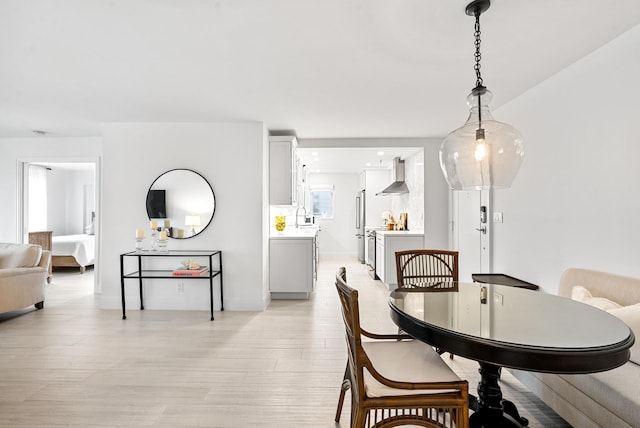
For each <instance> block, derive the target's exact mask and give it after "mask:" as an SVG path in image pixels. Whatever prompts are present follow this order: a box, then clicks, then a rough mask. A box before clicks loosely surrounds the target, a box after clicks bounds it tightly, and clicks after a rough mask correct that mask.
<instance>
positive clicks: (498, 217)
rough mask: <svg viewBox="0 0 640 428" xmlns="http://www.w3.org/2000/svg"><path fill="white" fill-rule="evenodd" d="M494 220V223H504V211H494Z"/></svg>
mask: <svg viewBox="0 0 640 428" xmlns="http://www.w3.org/2000/svg"><path fill="white" fill-rule="evenodd" d="M493 222H494V223H502V212H501V211H499V212H494V213H493Z"/></svg>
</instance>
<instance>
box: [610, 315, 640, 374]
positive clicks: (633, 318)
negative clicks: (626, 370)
mask: <svg viewBox="0 0 640 428" xmlns="http://www.w3.org/2000/svg"><path fill="white" fill-rule="evenodd" d="M607 312H609V313H610V314H611V315H614V316H616V317H617V318H619V319H620V320H622V321H623V322H624V323H625V324H626V325H627V326H629V328H630V329H631V331H633V334H634V336H635V337H636V342H635V343H634V344H633V346H632V347H631V357H630V358H629V361H632V362H634V363H636V364H638V365H640V303H636V304H635V305H631V306H622V307H620V308H616V309H610V310H608V311H607Z"/></svg>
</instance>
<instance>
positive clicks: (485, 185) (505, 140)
mask: <svg viewBox="0 0 640 428" xmlns="http://www.w3.org/2000/svg"><path fill="white" fill-rule="evenodd" d="M479 98H481V99H479ZM490 99H491V92H490V91H485V93H483V94H482V96H481V97H478V96H477V95H475V94H473V93H472V94H470V95H469V97H468V98H467V101H468V104H469V106H470V113H469V118H468V119H467V122H466V123H465V124H464V125H463V126H462V127H460V128H458V129H456V130H455V131H453V132H452V133H450V134H449V135H448V136H447V137H446V138H445V139H444V141H443V142H442V145H441V146H440V167H441V168H442V173H443V174H444V177H445V179H446V180H447V183H449V186H450V187H451V188H452V189H453V190H484V189H500V188H508V187H511V183H512V182H513V180H514V178H515V176H516V174H517V173H518V170H519V169H520V165H521V164H522V159H523V157H524V142H523V138H522V135H521V134H520V133H519V132H518V131H517V130H516V129H515V128H513V127H512V126H511V125H508V124H506V123H502V122H498V121H496V120H494V119H493V117H491V113H490V112H489V108H488V107H487V105H486V104H487V103H488V102H489V100H490ZM479 104H481V110H480V108H479ZM480 111H481V112H482V122H480V121H479V115H478V113H479V112H480ZM480 123H481V125H480ZM480 127H481V128H482V129H484V136H485V139H484V144H483V143H479V142H478V140H477V139H476V138H477V133H476V131H477V130H478V129H479V128H480Z"/></svg>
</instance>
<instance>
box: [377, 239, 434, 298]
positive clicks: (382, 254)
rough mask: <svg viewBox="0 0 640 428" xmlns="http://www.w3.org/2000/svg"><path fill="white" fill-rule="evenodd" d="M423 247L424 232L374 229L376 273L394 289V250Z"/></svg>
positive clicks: (395, 278) (396, 279)
mask: <svg viewBox="0 0 640 428" xmlns="http://www.w3.org/2000/svg"><path fill="white" fill-rule="evenodd" d="M420 248H424V233H418V232H403V231H376V274H377V275H378V277H379V278H380V280H381V281H382V282H384V283H385V285H387V287H389V290H394V289H395V288H396V287H397V284H398V278H397V274H396V251H404V250H416V249H420Z"/></svg>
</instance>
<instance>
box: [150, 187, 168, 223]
mask: <svg viewBox="0 0 640 428" xmlns="http://www.w3.org/2000/svg"><path fill="white" fill-rule="evenodd" d="M147 215H148V216H149V218H167V204H166V192H165V191H164V190H149V193H147Z"/></svg>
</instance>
